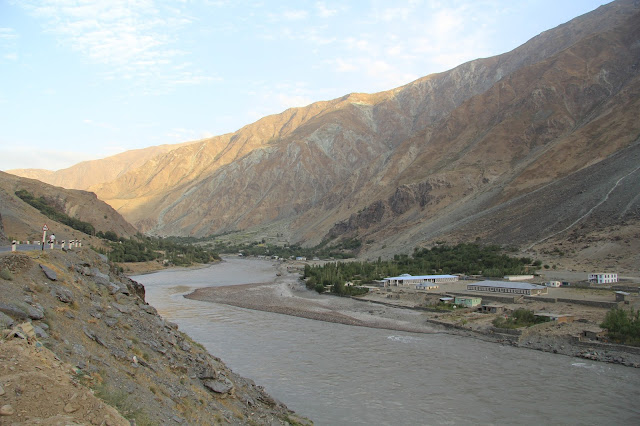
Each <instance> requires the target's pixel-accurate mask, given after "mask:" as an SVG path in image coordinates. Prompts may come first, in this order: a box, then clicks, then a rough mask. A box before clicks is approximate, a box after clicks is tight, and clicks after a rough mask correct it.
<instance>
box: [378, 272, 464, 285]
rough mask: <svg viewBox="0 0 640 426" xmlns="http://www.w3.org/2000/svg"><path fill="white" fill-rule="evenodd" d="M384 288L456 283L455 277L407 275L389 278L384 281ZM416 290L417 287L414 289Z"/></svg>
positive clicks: (456, 278)
mask: <svg viewBox="0 0 640 426" xmlns="http://www.w3.org/2000/svg"><path fill="white" fill-rule="evenodd" d="M383 281H384V286H385V287H409V286H418V285H422V286H423V285H424V284H428V283H433V284H442V283H449V282H455V281H458V276H457V275H409V274H402V275H400V276H399V277H389V278H385V279H384V280H383ZM416 288H417V287H416Z"/></svg>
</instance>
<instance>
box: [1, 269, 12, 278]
mask: <svg viewBox="0 0 640 426" xmlns="http://www.w3.org/2000/svg"><path fill="white" fill-rule="evenodd" d="M0 278H2V279H3V280H7V281H11V280H13V274H12V273H11V271H10V270H8V269H7V268H4V269H2V270H0Z"/></svg>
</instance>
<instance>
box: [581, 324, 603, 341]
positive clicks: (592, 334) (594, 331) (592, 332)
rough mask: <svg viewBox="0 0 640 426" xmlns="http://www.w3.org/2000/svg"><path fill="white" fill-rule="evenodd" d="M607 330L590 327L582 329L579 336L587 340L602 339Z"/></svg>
mask: <svg viewBox="0 0 640 426" xmlns="http://www.w3.org/2000/svg"><path fill="white" fill-rule="evenodd" d="M606 335H607V332H606V330H603V329H601V328H595V327H594V328H591V329H589V330H583V331H582V333H581V334H580V338H583V339H589V340H604V338H605V337H606Z"/></svg>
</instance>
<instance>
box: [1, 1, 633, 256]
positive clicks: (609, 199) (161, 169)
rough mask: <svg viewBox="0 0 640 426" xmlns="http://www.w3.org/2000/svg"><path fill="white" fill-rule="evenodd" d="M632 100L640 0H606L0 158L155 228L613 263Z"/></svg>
mask: <svg viewBox="0 0 640 426" xmlns="http://www.w3.org/2000/svg"><path fill="white" fill-rule="evenodd" d="M638 111H640V2H639V1H637V0H618V1H615V2H613V3H609V4H607V5H604V6H601V7H599V8H598V9H596V10H594V11H593V12H591V13H588V14H585V15H583V16H580V17H577V18H575V19H573V20H572V21H570V22H568V23H566V24H563V25H560V26H558V27H557V28H554V29H551V30H548V31H546V32H544V33H542V34H540V35H538V36H536V37H534V38H533V39H531V40H529V41H528V42H527V43H525V44H523V45H522V46H520V47H518V48H516V49H514V50H512V51H510V52H507V53H504V54H502V55H499V56H495V57H490V58H484V59H477V60H474V61H471V62H467V63H465V64H462V65H460V66H458V67H456V68H454V69H452V70H449V71H446V72H442V73H438V74H433V75H429V76H426V77H423V78H420V79H418V80H416V81H414V82H412V83H409V84H407V85H405V86H402V87H399V88H395V89H392V90H389V91H386V92H381V93H376V94H361V93H352V94H349V95H346V96H343V97H341V98H338V99H334V100H330V101H322V102H316V103H313V104H311V105H308V106H306V107H302V108H291V109H288V110H286V111H284V112H282V113H280V114H276V115H272V116H268V117H264V118H262V119H260V120H258V121H256V122H255V123H252V124H249V125H247V126H245V127H243V128H241V129H240V130H238V131H237V132H234V133H230V134H226V135H221V136H216V137H213V138H208V139H204V140H200V141H195V142H191V143H188V144H181V145H173V146H171V145H170V146H163V147H152V148H149V149H146V150H139V151H130V152H127V153H123V154H120V155H119V156H114V157H109V158H106V159H103V160H95V161H90V162H85V163H80V164H78V165H76V166H73V167H70V168H68V169H65V170H59V171H56V172H50V171H37V170H13V171H9V172H10V173H13V174H16V175H20V176H25V177H32V178H37V179H40V180H42V181H44V182H48V183H50V184H54V185H59V186H63V187H66V188H76V189H82V190H88V191H91V192H94V193H95V194H97V196H98V198H99V199H100V200H103V201H104V202H106V203H107V204H109V205H110V206H112V207H113V208H114V209H115V210H117V211H118V213H120V214H121V215H122V216H123V217H124V218H125V219H126V220H127V221H128V222H130V223H131V224H133V225H134V226H135V228H136V229H138V230H139V231H142V232H144V233H148V234H153V235H181V236H195V237H204V236H208V235H212V234H222V233H228V232H232V231H243V232H254V233H255V235H260V236H262V237H266V238H267V239H270V240H272V241H279V242H289V243H294V242H295V243H302V244H305V245H315V244H318V243H320V242H328V243H332V242H336V241H339V240H340V239H344V238H358V239H360V240H361V241H363V243H364V245H363V247H362V253H361V254H362V255H363V256H368V257H376V256H380V255H388V254H389V253H398V252H410V251H412V250H413V249H414V247H418V246H424V245H429V244H432V243H433V242H434V241H452V242H453V241H482V242H489V243H497V244H502V245H510V246H516V247H520V248H525V249H530V250H541V251H544V250H547V251H548V250H551V249H555V250H557V245H562V244H571V250H573V251H574V252H575V251H578V252H579V253H582V255H583V258H585V259H586V258H589V257H593V256H600V257H602V258H608V257H610V259H609V260H610V263H611V266H615V265H616V263H617V262H625V261H626V262H627V263H629V262H631V263H633V262H634V261H637V260H638V255H637V254H636V255H634V254H630V253H631V252H633V250H635V246H634V244H637V243H636V241H637V240H639V238H638V236H640V225H639V224H640V196H639V195H638V194H640V170H639V169H640V120H638ZM107 170H108V173H107V172H105V171H107ZM593 250H599V251H598V253H595V252H594V251H593ZM603 250H604V251H603ZM637 252H638V250H635V253H637ZM616 256H618V257H620V256H622V257H624V259H622V257H620V258H617V257H616ZM634 256H635V257H634ZM625 259H626V260H625ZM637 263H638V262H636V264H637ZM605 266H606V265H605Z"/></svg>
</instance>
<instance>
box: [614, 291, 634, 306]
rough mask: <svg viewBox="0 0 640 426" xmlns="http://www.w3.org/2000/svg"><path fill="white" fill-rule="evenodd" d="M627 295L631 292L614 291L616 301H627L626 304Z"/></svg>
mask: <svg viewBox="0 0 640 426" xmlns="http://www.w3.org/2000/svg"><path fill="white" fill-rule="evenodd" d="M629 296H631V293H627V292H626V291H616V302H627V304H628V303H629Z"/></svg>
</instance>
